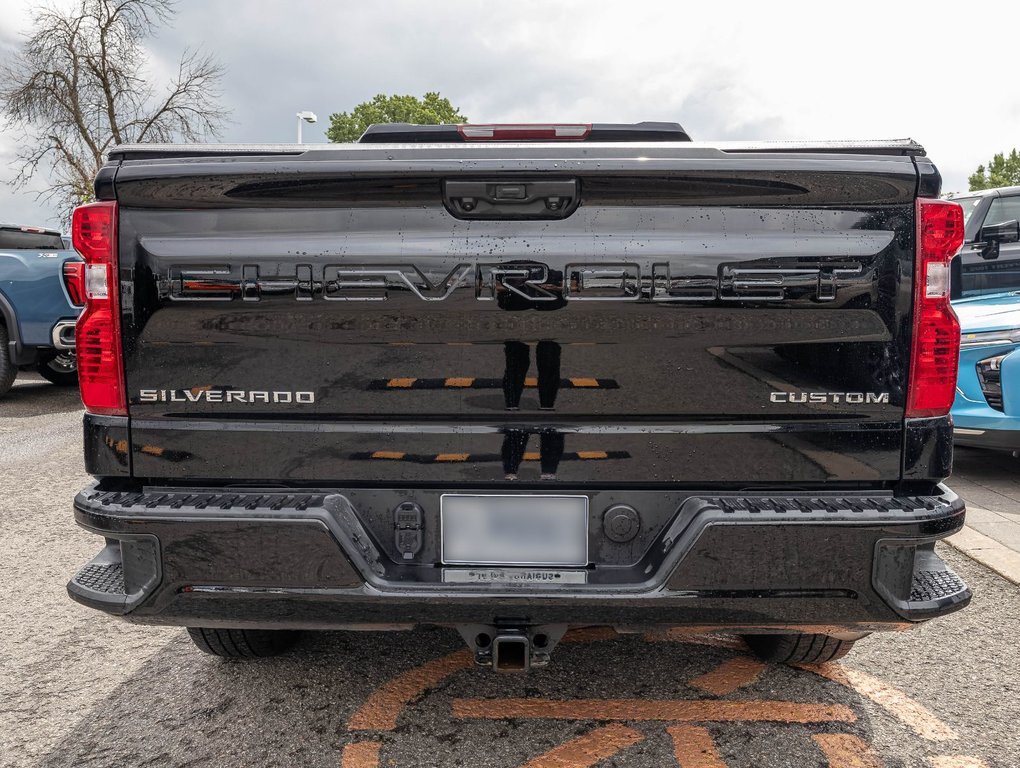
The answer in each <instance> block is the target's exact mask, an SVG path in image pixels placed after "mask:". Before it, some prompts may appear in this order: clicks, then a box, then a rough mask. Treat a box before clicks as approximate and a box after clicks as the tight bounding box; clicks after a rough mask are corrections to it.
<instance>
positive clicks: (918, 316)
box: [906, 199, 963, 417]
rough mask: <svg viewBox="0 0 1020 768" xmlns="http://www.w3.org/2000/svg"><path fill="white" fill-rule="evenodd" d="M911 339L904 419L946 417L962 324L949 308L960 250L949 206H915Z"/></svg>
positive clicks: (956, 217) (959, 225) (958, 222)
mask: <svg viewBox="0 0 1020 768" xmlns="http://www.w3.org/2000/svg"><path fill="white" fill-rule="evenodd" d="M916 210H917V258H916V261H915V269H914V337H913V339H912V342H911V354H910V386H909V389H908V392H907V412H906V415H907V416H908V417H919V416H945V415H946V414H947V413H949V409H950V408H951V407H952V405H953V397H954V396H955V393H956V368H957V365H958V364H959V361H960V323H959V321H958V320H957V319H956V313H955V312H953V308H952V307H951V306H950V304H949V262H950V261H951V260H952V258H953V256H955V255H956V253H957V251H959V250H960V246H961V245H963V208H961V207H960V205H959V204H958V203H952V202H949V201H947V200H927V199H920V200H918V201H917V209H916Z"/></svg>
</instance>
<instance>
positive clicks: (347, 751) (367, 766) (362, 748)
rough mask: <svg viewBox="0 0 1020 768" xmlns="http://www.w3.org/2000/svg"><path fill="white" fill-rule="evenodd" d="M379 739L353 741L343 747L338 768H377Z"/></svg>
mask: <svg viewBox="0 0 1020 768" xmlns="http://www.w3.org/2000/svg"><path fill="white" fill-rule="evenodd" d="M380 749H382V742H381V741H355V742H353V743H351V744H348V745H347V746H346V747H344V752H343V756H342V757H341V758H340V768H379V750H380Z"/></svg>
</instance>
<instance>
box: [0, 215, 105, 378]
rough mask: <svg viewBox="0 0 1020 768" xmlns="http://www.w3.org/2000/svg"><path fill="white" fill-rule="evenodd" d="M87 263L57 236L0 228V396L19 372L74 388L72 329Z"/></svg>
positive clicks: (32, 229)
mask: <svg viewBox="0 0 1020 768" xmlns="http://www.w3.org/2000/svg"><path fill="white" fill-rule="evenodd" d="M84 270H85V264H84V262H83V261H82V260H81V257H80V256H78V254H77V253H75V252H74V251H73V250H69V249H68V248H67V246H66V245H65V243H64V240H63V239H62V238H61V235H60V233H59V232H56V231H53V230H49V229H43V228H41V227H25V226H18V225H0V397H3V395H5V394H7V392H8V390H10V388H11V386H12V385H13V384H14V379H15V378H16V377H17V375H18V371H19V370H36V371H38V372H39V373H40V374H41V375H42V376H43V377H44V378H46V379H48V380H49V381H51V382H53V383H54V384H59V385H61V386H77V384H78V366H77V358H76V356H75V342H74V327H75V321H76V320H77V318H78V315H79V314H80V313H81V308H82V306H83V305H84V303H85V295H84V276H85V271H84Z"/></svg>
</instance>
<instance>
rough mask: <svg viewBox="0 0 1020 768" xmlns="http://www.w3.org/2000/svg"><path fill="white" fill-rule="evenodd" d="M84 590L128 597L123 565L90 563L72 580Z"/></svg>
mask: <svg viewBox="0 0 1020 768" xmlns="http://www.w3.org/2000/svg"><path fill="white" fill-rule="evenodd" d="M71 581H73V582H74V583H75V584H78V585H79V586H81V587H82V588H83V589H87V590H90V591H92V592H101V593H103V594H105V595H121V596H123V595H126V594H127V590H125V589H124V565H123V563H89V564H88V565H86V566H85V567H84V568H82V569H81V570H80V571H78V573H76V574H75V576H74V578H73V579H72V580H71Z"/></svg>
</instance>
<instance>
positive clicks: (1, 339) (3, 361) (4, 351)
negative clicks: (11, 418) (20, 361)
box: [0, 323, 18, 397]
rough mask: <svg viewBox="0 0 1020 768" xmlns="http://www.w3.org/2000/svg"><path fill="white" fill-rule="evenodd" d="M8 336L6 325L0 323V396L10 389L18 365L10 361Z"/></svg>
mask: <svg viewBox="0 0 1020 768" xmlns="http://www.w3.org/2000/svg"><path fill="white" fill-rule="evenodd" d="M9 338H10V337H9V336H8V335H7V326H5V325H4V324H3V323H0V397H3V396H4V395H6V394H7V393H8V392H9V391H10V389H11V387H13V386H14V380H15V379H16V378H17V377H18V367H17V366H16V365H14V363H12V362H11V348H10V347H9V346H7V341H8V339H9Z"/></svg>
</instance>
